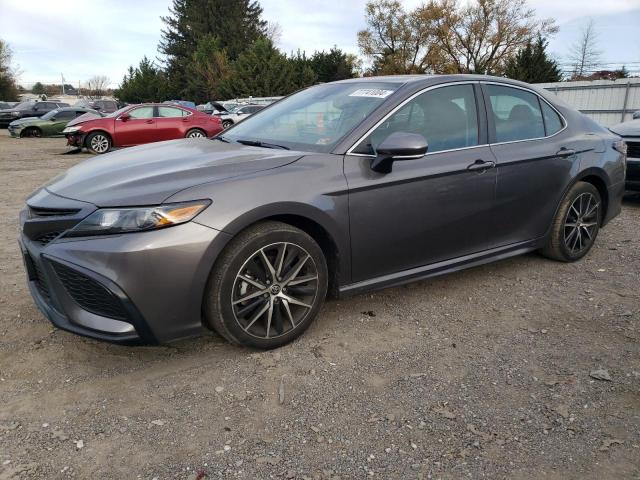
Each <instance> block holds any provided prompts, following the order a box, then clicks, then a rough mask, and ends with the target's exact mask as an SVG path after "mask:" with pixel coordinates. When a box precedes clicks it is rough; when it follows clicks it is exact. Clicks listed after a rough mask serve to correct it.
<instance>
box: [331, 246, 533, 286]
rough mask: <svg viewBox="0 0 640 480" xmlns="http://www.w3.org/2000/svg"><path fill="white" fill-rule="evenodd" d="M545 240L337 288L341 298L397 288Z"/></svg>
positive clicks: (506, 255)
mask: <svg viewBox="0 0 640 480" xmlns="http://www.w3.org/2000/svg"><path fill="white" fill-rule="evenodd" d="M544 243H545V239H544V238H540V239H536V240H529V241H526V242H520V243H516V244H512V245H507V246H505V247H499V248H494V249H491V250H485V251H482V252H478V253H473V254H471V255H465V256H464V257H458V258H454V259H451V260H444V261H442V262H438V263H432V264H430V265H425V266H422V267H417V268H411V269H409V270H403V271H401V272H396V273H390V274H388V275H383V276H381V277H375V278H371V279H368V280H363V281H361V282H356V283H351V284H348V285H343V286H341V287H340V290H339V293H340V298H344V297H347V296H350V295H356V294H359V293H362V292H367V291H371V290H380V289H382V288H388V287H397V286H398V285H404V284H405V283H410V282H415V281H418V280H424V279H426V278H431V277H437V276H439V275H446V274H447V273H452V272H457V271H459V270H464V269H467V268H472V267H477V266H480V265H484V264H486V263H491V262H495V261H498V260H504V259H506V258H510V257H515V256H517V255H522V254H524V253H528V252H532V251H534V250H537V249H539V248H542V246H543V245H544Z"/></svg>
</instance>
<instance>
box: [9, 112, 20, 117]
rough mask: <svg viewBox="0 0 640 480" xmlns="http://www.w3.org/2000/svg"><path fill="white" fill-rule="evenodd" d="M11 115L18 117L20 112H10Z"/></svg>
mask: <svg viewBox="0 0 640 480" xmlns="http://www.w3.org/2000/svg"><path fill="white" fill-rule="evenodd" d="M11 116H12V117H19V116H20V112H11Z"/></svg>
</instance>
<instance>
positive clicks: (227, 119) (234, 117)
mask: <svg viewBox="0 0 640 480" xmlns="http://www.w3.org/2000/svg"><path fill="white" fill-rule="evenodd" d="M264 107H266V105H240V106H239V107H237V108H236V109H235V110H232V111H231V112H229V113H226V114H222V115H220V120H222V128H224V129H225V130H226V129H227V128H229V127H231V126H232V125H235V124H236V123H238V122H240V121H242V120H244V119H245V118H247V117H249V116H251V115H252V114H254V113H256V112H257V111H259V110H262V109H263V108H264Z"/></svg>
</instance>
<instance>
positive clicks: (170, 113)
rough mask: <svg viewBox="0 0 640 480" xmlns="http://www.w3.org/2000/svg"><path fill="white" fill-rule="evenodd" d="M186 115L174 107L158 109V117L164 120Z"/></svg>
mask: <svg viewBox="0 0 640 480" xmlns="http://www.w3.org/2000/svg"><path fill="white" fill-rule="evenodd" d="M186 113H187V112H185V111H184V110H182V109H181V108H175V107H158V116H159V117H165V118H167V117H168V118H175V117H184V116H186Z"/></svg>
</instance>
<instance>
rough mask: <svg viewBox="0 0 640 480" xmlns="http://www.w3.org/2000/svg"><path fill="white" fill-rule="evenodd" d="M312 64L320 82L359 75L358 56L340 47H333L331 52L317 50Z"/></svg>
mask: <svg viewBox="0 0 640 480" xmlns="http://www.w3.org/2000/svg"><path fill="white" fill-rule="evenodd" d="M310 66H311V68H312V69H313V71H314V72H315V74H316V75H317V78H318V81H319V82H335V81H336V80H344V79H345V78H353V77H356V76H357V68H358V65H357V60H356V58H355V57H354V56H352V55H348V54H346V53H344V52H343V51H342V50H340V49H339V48H338V47H333V48H332V49H331V50H329V52H325V51H322V52H315V53H314V54H313V56H312V57H311V60H310Z"/></svg>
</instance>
